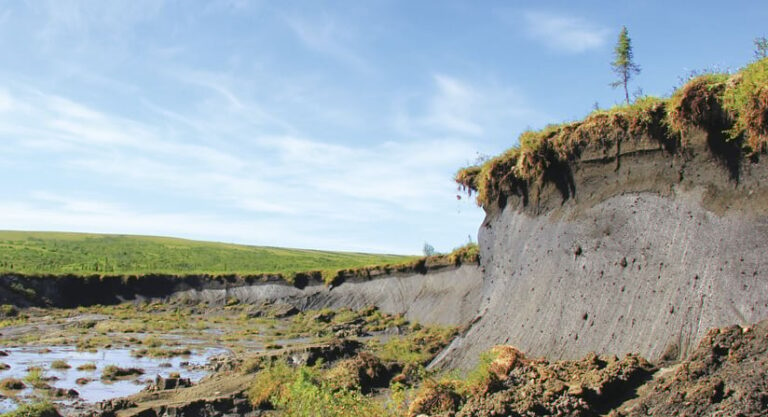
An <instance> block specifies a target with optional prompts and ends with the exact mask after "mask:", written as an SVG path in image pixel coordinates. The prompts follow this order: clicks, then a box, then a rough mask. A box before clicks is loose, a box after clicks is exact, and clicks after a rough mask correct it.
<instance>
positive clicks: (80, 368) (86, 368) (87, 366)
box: [77, 363, 96, 371]
mask: <svg viewBox="0 0 768 417" xmlns="http://www.w3.org/2000/svg"><path fill="white" fill-rule="evenodd" d="M77 370H78V371H95V370H96V364H95V363H84V364H82V365H80V366H78V367H77Z"/></svg>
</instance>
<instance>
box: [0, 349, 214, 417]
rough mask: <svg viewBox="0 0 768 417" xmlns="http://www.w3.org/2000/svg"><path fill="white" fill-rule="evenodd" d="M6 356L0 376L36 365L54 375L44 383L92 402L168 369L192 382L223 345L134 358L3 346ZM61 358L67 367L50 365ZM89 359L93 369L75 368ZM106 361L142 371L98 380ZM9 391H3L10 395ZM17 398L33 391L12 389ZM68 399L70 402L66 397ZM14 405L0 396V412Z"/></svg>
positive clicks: (132, 389)
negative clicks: (82, 382)
mask: <svg viewBox="0 0 768 417" xmlns="http://www.w3.org/2000/svg"><path fill="white" fill-rule="evenodd" d="M4 352H6V353H7V354H8V356H5V357H0V362H2V363H5V364H7V365H9V366H10V369H7V370H4V371H0V379H4V378H18V379H23V378H24V377H25V376H26V375H27V369H28V368H30V367H40V368H42V369H43V371H44V376H45V377H55V380H52V381H48V382H47V383H48V384H49V385H51V386H53V387H56V388H64V389H74V390H76V391H77V392H78V393H79V394H80V395H79V398H78V399H77V400H74V402H83V401H84V402H96V401H102V400H106V399H110V398H117V397H124V396H127V395H131V394H135V393H137V392H139V391H141V390H142V389H143V388H144V387H145V386H146V384H147V383H148V382H149V381H151V380H154V378H155V376H156V375H161V376H163V377H167V376H168V375H169V374H170V373H171V372H178V373H179V374H181V377H182V378H190V379H191V380H192V382H196V381H198V380H200V379H201V378H202V377H204V376H205V375H206V374H207V373H208V371H205V370H203V369H201V365H205V364H206V363H207V361H208V359H209V358H210V357H211V356H215V355H221V354H225V353H227V351H226V350H225V349H220V348H208V349H201V350H198V351H197V352H194V353H193V354H192V355H188V356H179V357H175V358H148V357H143V358H135V357H132V356H131V350H130V349H102V350H99V351H97V352H83V351H78V350H77V349H75V348H74V347H71V346H36V347H33V346H25V347H19V348H7V349H4ZM56 360H64V361H66V362H67V364H69V365H70V366H71V368H69V369H51V363H53V361H56ZM90 363H93V364H95V365H96V369H95V370H90V371H85V370H83V371H79V370H77V367H78V366H80V365H84V364H90ZM109 365H117V366H119V367H122V368H128V367H133V368H141V369H143V370H144V375H141V376H139V377H138V378H133V379H128V380H121V381H115V382H106V381H101V380H100V377H101V372H102V370H103V369H104V368H105V367H106V366H109ZM78 378H88V379H89V380H91V381H90V382H88V383H87V384H85V385H78V384H77V383H76V382H75V381H76V380H77V379H78ZM9 394H10V393H3V395H6V396H10V395H9ZM14 394H15V395H16V396H17V397H18V399H19V400H21V401H24V400H28V399H30V398H31V397H32V396H33V395H34V394H35V392H34V391H33V390H32V389H31V388H26V389H24V390H22V391H17V392H15V393H14ZM70 402H73V401H71V400H70ZM16 407H17V402H16V401H14V400H13V399H11V398H4V399H0V413H4V412H8V411H11V410H13V409H15V408H16Z"/></svg>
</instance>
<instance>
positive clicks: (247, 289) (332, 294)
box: [0, 263, 482, 325]
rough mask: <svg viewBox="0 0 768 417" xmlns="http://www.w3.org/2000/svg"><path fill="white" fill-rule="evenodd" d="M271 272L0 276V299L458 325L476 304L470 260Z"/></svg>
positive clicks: (478, 278)
mask: <svg viewBox="0 0 768 417" xmlns="http://www.w3.org/2000/svg"><path fill="white" fill-rule="evenodd" d="M299 278H300V279H299V281H298V282H295V283H293V284H290V283H288V282H286V281H284V280H282V279H280V278H279V277H259V278H258V279H256V278H254V277H240V276H234V275H232V276H216V277H211V276H182V277H179V276H171V275H155V276H144V277H125V276H114V277H99V276H94V277H77V276H23V275H5V276H0V304H16V305H19V306H29V305H38V306H54V307H76V306H81V305H83V306H87V305H94V304H116V303H119V302H122V301H130V300H143V299H169V300H176V301H182V302H193V303H197V302H200V301H205V302H208V303H210V304H213V305H223V304H225V303H227V302H235V301H236V302H240V303H249V304H269V303H281V304H287V305H292V306H293V307H295V308H297V309H299V310H302V311H303V310H307V309H320V308H341V307H348V308H354V309H360V308H363V307H366V306H376V307H378V308H379V309H380V310H382V311H383V312H385V313H390V314H404V315H405V316H406V317H407V318H408V319H409V320H412V321H419V322H422V323H434V324H450V325H464V324H466V323H468V322H469V320H471V319H472V318H473V317H474V315H475V313H476V311H477V306H478V305H479V303H480V291H481V287H482V272H481V270H480V268H479V267H478V266H477V265H476V264H466V265H463V266H455V265H453V264H451V265H448V264H445V263H442V264H436V265H430V264H429V263H427V264H426V265H425V264H419V265H417V266H416V267H412V268H410V269H403V270H401V271H400V272H397V271H391V272H384V271H382V272H381V273H377V274H375V275H373V276H368V277H362V276H352V275H350V276H346V277H344V276H342V277H341V279H338V280H337V284H335V285H326V284H325V283H324V282H323V280H322V277H321V276H320V275H319V274H304V275H299Z"/></svg>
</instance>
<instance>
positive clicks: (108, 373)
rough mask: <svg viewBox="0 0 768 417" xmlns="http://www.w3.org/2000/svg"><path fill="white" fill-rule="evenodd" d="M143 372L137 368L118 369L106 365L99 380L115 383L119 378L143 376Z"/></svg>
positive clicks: (114, 366)
mask: <svg viewBox="0 0 768 417" xmlns="http://www.w3.org/2000/svg"><path fill="white" fill-rule="evenodd" d="M143 374H144V370H142V369H139V368H120V367H118V366H116V365H108V366H106V367H105V368H104V370H103V371H101V379H103V380H105V381H115V380H118V379H120V378H126V377H132V376H138V375H143Z"/></svg>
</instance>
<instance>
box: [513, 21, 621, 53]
mask: <svg viewBox="0 0 768 417" xmlns="http://www.w3.org/2000/svg"><path fill="white" fill-rule="evenodd" d="M523 18H524V20H525V30H526V32H527V33H528V36H530V37H531V38H533V39H535V40H537V41H540V42H542V43H544V45H546V46H547V47H549V48H551V49H554V50H556V51H561V52H566V53H572V54H578V53H582V52H586V51H588V50H591V49H596V48H599V47H601V46H603V45H604V44H605V42H606V40H607V38H608V36H609V34H610V31H609V30H608V29H607V28H604V27H600V26H598V25H595V24H592V23H590V22H588V21H586V20H584V19H581V18H579V17H573V16H563V15H558V14H552V13H547V12H538V11H528V12H525V13H524V14H523Z"/></svg>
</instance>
